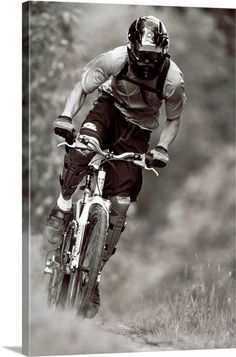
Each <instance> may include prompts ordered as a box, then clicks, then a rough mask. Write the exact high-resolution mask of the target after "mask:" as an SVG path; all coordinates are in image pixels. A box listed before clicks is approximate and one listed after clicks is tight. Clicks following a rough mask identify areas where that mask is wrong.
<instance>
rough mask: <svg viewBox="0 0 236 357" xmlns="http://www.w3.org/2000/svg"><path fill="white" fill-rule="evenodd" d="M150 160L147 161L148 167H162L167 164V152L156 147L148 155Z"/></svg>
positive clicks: (162, 148)
mask: <svg viewBox="0 0 236 357" xmlns="http://www.w3.org/2000/svg"><path fill="white" fill-rule="evenodd" d="M148 154H149V155H151V157H152V159H151V160H149V165H150V166H153V167H164V166H166V164H168V162H169V155H168V152H167V150H166V149H165V148H164V147H163V146H160V145H157V146H156V147H155V148H154V149H153V150H151V151H150V153H148Z"/></svg>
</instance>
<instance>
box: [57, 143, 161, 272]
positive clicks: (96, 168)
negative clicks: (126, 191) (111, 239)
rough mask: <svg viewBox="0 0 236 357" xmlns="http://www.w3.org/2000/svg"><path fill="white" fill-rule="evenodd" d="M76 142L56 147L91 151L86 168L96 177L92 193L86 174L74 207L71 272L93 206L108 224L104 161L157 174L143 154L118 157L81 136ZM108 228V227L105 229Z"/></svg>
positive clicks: (76, 264)
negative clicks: (123, 162)
mask: <svg viewBox="0 0 236 357" xmlns="http://www.w3.org/2000/svg"><path fill="white" fill-rule="evenodd" d="M77 140H79V141H76V142H75V143H74V144H72V145H69V144H68V143H66V142H64V143H61V144H59V145H58V146H62V145H67V146H68V147H71V148H75V149H78V150H87V149H89V150H91V151H93V152H95V153H96V154H95V155H94V157H93V158H92V159H91V161H90V163H89V165H88V167H91V168H92V171H93V173H92V175H93V176H94V175H96V179H97V180H96V185H95V189H94V191H93V190H92V189H91V174H90V173H87V175H86V184H85V188H84V194H83V197H82V198H81V199H79V200H78V201H77V203H76V205H75V207H76V214H75V220H76V228H77V232H76V241H75V244H74V247H73V249H72V253H71V259H70V265H69V266H70V269H71V270H72V271H73V270H75V269H76V268H78V267H79V258H80V252H81V247H82V243H83V237H84V233H85V228H86V225H87V223H88V217H89V210H90V207H91V206H92V205H93V204H98V205H101V206H102V207H103V208H104V209H105V211H106V214H107V225H108V224H109V213H110V206H111V202H110V201H109V200H107V199H104V198H103V197H102V195H103V187H104V183H105V178H106V171H105V170H104V169H103V168H102V165H101V164H102V163H103V160H104V159H108V160H127V161H132V162H133V163H134V164H135V165H137V166H139V167H141V168H144V169H146V170H150V171H153V172H154V173H155V174H156V175H157V176H158V172H157V171H156V170H155V169H154V168H153V167H147V166H146V159H145V154H135V153H124V154H120V155H114V154H112V153H109V152H106V151H102V150H101V148H100V147H99V146H97V145H95V144H94V143H93V142H86V143H83V140H84V138H83V136H80V137H77ZM107 228H108V227H107Z"/></svg>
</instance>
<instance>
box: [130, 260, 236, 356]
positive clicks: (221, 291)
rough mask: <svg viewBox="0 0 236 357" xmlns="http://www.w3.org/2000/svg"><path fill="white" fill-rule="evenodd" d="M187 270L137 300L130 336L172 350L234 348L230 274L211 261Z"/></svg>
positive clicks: (233, 318) (232, 291)
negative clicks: (174, 280)
mask: <svg viewBox="0 0 236 357" xmlns="http://www.w3.org/2000/svg"><path fill="white" fill-rule="evenodd" d="M189 270H191V274H190V273H188V274H189V276H186V277H185V279H181V280H178V281H176V282H175V283H174V284H172V285H171V286H170V284H168V285H167V284H163V285H162V287H161V288H160V287H159V289H158V290H157V291H156V293H155V294H153V295H152V296H151V297H150V296H149V297H148V299H147V298H146V297H145V298H144V297H142V298H141V299H140V301H139V302H138V303H137V304H136V306H135V308H134V310H133V311H132V316H131V318H129V322H128V323H127V325H129V326H130V328H131V329H130V335H133V336H136V337H138V338H141V339H142V340H143V342H145V343H146V344H149V345H154V346H159V347H163V346H168V347H169V348H174V349H199V348H200V349H201V348H233V347H236V341H235V290H234V281H235V280H234V274H233V272H232V271H228V272H226V271H225V270H222V268H221V267H220V266H219V265H216V264H212V263H211V262H208V263H207V264H205V265H203V264H200V265H198V266H194V267H191V269H189ZM188 274H187V275H188Z"/></svg>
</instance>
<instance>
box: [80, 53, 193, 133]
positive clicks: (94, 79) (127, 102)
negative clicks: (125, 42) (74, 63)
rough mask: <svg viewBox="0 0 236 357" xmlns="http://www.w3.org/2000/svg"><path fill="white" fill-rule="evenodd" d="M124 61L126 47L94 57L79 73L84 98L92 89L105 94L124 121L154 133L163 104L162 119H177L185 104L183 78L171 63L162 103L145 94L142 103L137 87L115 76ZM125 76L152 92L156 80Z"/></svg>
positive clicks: (148, 92)
mask: <svg viewBox="0 0 236 357" xmlns="http://www.w3.org/2000/svg"><path fill="white" fill-rule="evenodd" d="M127 61H128V54H127V47H126V46H120V47H116V48H115V49H113V50H110V51H108V52H105V53H103V54H100V55H98V56H97V57H95V58H94V59H93V60H92V61H90V62H89V63H88V64H87V65H86V66H85V67H84V68H83V70H82V87H83V90H84V92H85V93H86V94H89V93H92V92H93V91H95V90H96V89H98V90H99V91H102V92H105V93H108V94H109V95H110V96H112V97H113V98H114V104H115V105H116V107H117V108H118V109H119V110H120V111H121V112H122V113H123V115H124V116H125V117H126V119H127V120H128V121H130V122H132V123H134V124H136V125H138V126H139V127H141V128H143V129H147V130H154V129H155V128H157V127H158V125H159V121H158V119H159V116H160V108H161V105H162V102H163V101H164V102H165V110H166V116H167V118H168V119H169V120H174V119H176V118H178V117H179V116H180V114H181V112H182V110H183V106H184V102H185V99H186V98H185V92H184V80H183V74H182V72H181V71H180V69H179V68H178V66H177V65H176V64H175V63H174V62H173V61H172V60H171V61H170V68H169V70H168V73H167V76H166V79H165V82H164V87H163V100H160V99H159V98H158V97H157V95H156V93H153V92H150V91H147V90H146V91H145V100H144V98H143V95H142V93H141V89H140V87H139V86H138V85H136V84H133V83H130V82H128V81H126V80H125V79H119V80H118V79H117V75H118V74H119V73H120V71H121V70H122V68H123V67H124V66H125V64H126V63H127ZM127 76H128V77H129V78H130V79H134V80H136V81H137V80H138V81H139V82H140V83H142V82H143V83H144V84H146V85H148V86H149V87H152V88H155V87H156V81H157V78H154V79H151V80H144V79H143V80H140V79H139V78H137V76H136V75H135V73H133V72H132V70H131V68H130V66H129V67H128V73H127Z"/></svg>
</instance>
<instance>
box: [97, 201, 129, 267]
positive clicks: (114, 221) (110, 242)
mask: <svg viewBox="0 0 236 357" xmlns="http://www.w3.org/2000/svg"><path fill="white" fill-rule="evenodd" d="M110 201H111V214H110V222H109V228H108V232H107V237H106V244H105V249H104V253H103V258H102V260H103V264H102V267H103V266H104V264H105V262H106V261H108V259H109V258H110V256H111V255H113V254H114V253H115V251H116V245H117V243H118V241H119V238H120V235H121V233H122V232H123V230H124V228H125V220H126V213H127V211H128V208H129V205H130V197H123V196H114V197H112V198H111V199H110Z"/></svg>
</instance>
